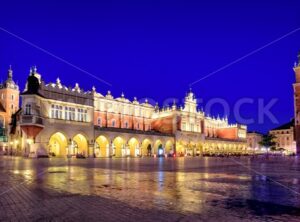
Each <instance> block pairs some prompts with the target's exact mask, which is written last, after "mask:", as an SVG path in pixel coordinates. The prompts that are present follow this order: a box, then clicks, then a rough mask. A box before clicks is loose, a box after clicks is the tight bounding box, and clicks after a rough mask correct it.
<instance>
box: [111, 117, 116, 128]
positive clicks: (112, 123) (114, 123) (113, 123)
mask: <svg viewBox="0 0 300 222" xmlns="http://www.w3.org/2000/svg"><path fill="white" fill-rule="evenodd" d="M111 126H112V127H115V126H116V121H115V120H114V119H113V120H112V121H111Z"/></svg>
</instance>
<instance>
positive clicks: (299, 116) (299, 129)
mask: <svg viewBox="0 0 300 222" xmlns="http://www.w3.org/2000/svg"><path fill="white" fill-rule="evenodd" d="M294 72H295V76H296V82H295V83H294V84H293V87H294V112H295V114H294V116H295V133H296V134H295V135H296V153H297V154H298V155H299V154H300V52H299V54H298V61H297V62H296V63H295V65H294Z"/></svg>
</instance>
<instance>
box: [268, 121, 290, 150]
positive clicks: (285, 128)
mask: <svg viewBox="0 0 300 222" xmlns="http://www.w3.org/2000/svg"><path fill="white" fill-rule="evenodd" d="M294 127H295V124H294V120H292V121H290V122H288V123H286V124H283V125H281V126H279V127H277V128H275V129H272V130H270V132H269V133H270V134H271V135H273V136H274V142H276V148H277V149H280V148H282V149H284V150H283V152H284V153H285V154H295V153H296V141H295V136H294V134H295V130H294Z"/></svg>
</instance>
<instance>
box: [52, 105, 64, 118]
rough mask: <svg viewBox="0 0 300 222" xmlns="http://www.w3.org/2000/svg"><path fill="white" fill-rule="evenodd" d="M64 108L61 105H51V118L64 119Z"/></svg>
mask: <svg viewBox="0 0 300 222" xmlns="http://www.w3.org/2000/svg"><path fill="white" fill-rule="evenodd" d="M62 113H63V107H62V106H59V105H51V118H55V119H62V118H63V114H62Z"/></svg>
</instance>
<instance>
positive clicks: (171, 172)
mask: <svg viewBox="0 0 300 222" xmlns="http://www.w3.org/2000/svg"><path fill="white" fill-rule="evenodd" d="M0 185H1V186H0V206H1V208H0V220H1V221H8V220H11V221H241V220H243V221H266V220H268V221H282V220H285V221H300V159H297V158H295V157H294V158H271V159H267V160H266V159H258V158H254V159H253V158H250V157H243V158H212V157H211V158H198V157H197V158H196V157H195V158H192V157H191V158H176V159H172V158H170V159H164V158H156V159H154V158H143V159H78V160H76V159H72V160H67V159H59V158H54V159H23V158H14V157H0Z"/></svg>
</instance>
